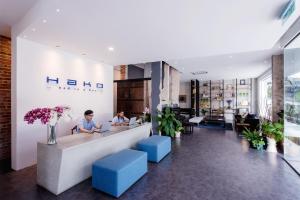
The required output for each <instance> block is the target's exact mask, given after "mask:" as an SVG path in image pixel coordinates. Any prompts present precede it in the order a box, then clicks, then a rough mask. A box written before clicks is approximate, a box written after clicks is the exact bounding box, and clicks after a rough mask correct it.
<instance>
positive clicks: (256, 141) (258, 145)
mask: <svg viewBox="0 0 300 200" xmlns="http://www.w3.org/2000/svg"><path fill="white" fill-rule="evenodd" d="M243 134H244V136H245V138H246V139H247V140H248V141H249V145H250V147H251V148H255V149H257V150H262V149H263V147H264V145H265V142H264V140H263V137H262V135H261V134H260V133H259V132H258V131H256V130H254V131H250V130H249V129H247V128H246V129H245V130H244V131H243Z"/></svg>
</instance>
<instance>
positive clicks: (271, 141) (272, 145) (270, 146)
mask: <svg viewBox="0 0 300 200" xmlns="http://www.w3.org/2000/svg"><path fill="white" fill-rule="evenodd" d="M267 142H268V147H267V150H266V151H267V152H269V153H277V148H276V141H275V139H274V138H269V137H267Z"/></svg>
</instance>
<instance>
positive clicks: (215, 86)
mask: <svg viewBox="0 0 300 200" xmlns="http://www.w3.org/2000/svg"><path fill="white" fill-rule="evenodd" d="M211 115H213V116H223V115H224V81H223V80H217V81H211Z"/></svg>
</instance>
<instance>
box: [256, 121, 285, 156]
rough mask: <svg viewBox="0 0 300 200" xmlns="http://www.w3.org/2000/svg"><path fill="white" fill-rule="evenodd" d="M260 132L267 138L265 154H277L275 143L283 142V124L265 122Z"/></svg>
mask: <svg viewBox="0 0 300 200" xmlns="http://www.w3.org/2000/svg"><path fill="white" fill-rule="evenodd" d="M261 128H262V132H263V134H264V135H265V136H266V137H267V143H268V147H267V150H266V151H267V152H272V153H277V148H276V143H277V142H281V141H282V140H283V123H282V122H275V123H272V122H270V121H265V122H263V123H262V126H261Z"/></svg>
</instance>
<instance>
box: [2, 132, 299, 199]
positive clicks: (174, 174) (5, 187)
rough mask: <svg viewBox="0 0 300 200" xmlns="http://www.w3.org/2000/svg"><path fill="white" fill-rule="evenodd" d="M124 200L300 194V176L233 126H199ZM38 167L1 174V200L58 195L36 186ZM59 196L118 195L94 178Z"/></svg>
mask: <svg viewBox="0 0 300 200" xmlns="http://www.w3.org/2000/svg"><path fill="white" fill-rule="evenodd" d="M172 147H173V151H172V153H171V154H170V155H168V156H167V157H166V158H164V159H163V160H162V161H161V162H160V163H159V164H149V172H148V173H147V174H146V175H145V176H144V177H143V178H142V179H141V180H139V181H138V182H137V183H136V184H135V185H133V186H132V187H131V188H130V189H129V190H128V191H127V192H125V193H124V195H122V196H121V197H120V199H130V200H134V199H137V200H142V199H155V200H156V199H172V200H174V199H178V200H182V199H185V200H191V199H213V200H222V199H228V200H236V199H237V200H247V199H251V200H253V199H264V200H268V199H272V200H277V199H278V200H279V199H280V200H285V199H293V200H296V199H299V197H300V189H299V188H300V178H299V177H298V176H297V175H296V174H295V172H294V171H293V170H292V169H291V168H290V167H289V166H288V165H287V163H286V162H284V161H283V160H282V159H281V158H280V157H279V156H276V155H274V154H268V153H265V152H258V151H255V150H253V149H248V145H247V142H246V141H244V140H240V139H239V138H237V137H236V134H235V133H234V132H232V131H224V130H213V129H199V128H195V130H194V134H191V135H184V136H183V137H182V138H181V139H180V140H174V141H173V144H172ZM35 179H36V167H30V168H27V169H24V170H21V171H18V172H10V173H7V174H4V175H0V199H1V200H4V199H26V200H28V199H56V198H57V197H56V196H55V195H52V194H51V193H49V192H48V191H46V190H45V189H43V188H41V187H39V186H37V185H36V181H35ZM58 198H59V199H68V200H71V199H114V198H112V197H110V196H108V195H106V194H104V193H102V192H99V191H97V190H94V189H93V188H92V187H91V179H88V180H86V181H84V182H82V183H80V184H78V185H77V186H75V187H73V188H72V189H70V190H68V191H66V192H64V193H62V194H61V195H59V196H58Z"/></svg>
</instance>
